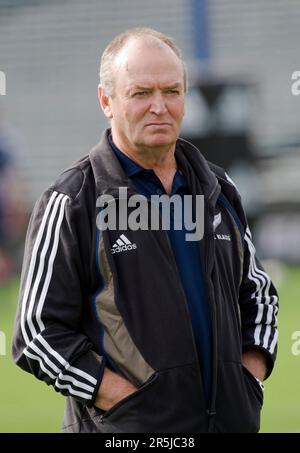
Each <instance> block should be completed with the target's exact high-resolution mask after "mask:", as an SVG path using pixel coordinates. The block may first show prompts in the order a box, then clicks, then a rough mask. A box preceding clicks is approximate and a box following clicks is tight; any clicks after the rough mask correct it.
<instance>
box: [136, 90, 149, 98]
mask: <svg viewBox="0 0 300 453" xmlns="http://www.w3.org/2000/svg"><path fill="white" fill-rule="evenodd" d="M148 94H149V91H136V92H135V93H134V94H133V96H134V97H145V96H147V95H148Z"/></svg>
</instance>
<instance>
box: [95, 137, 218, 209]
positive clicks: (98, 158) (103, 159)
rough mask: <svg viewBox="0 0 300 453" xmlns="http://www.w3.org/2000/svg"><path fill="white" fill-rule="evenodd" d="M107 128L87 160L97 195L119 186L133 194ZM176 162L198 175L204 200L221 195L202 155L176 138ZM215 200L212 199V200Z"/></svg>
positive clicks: (188, 143)
mask: <svg viewBox="0 0 300 453" xmlns="http://www.w3.org/2000/svg"><path fill="white" fill-rule="evenodd" d="M110 133H111V130H110V129H106V130H105V131H104V132H103V134H102V137H101V140H100V142H99V143H98V144H97V145H96V146H95V147H94V148H93V149H92V150H91V151H90V153H89V158H90V162H91V166H92V170H93V174H94V178H95V183H96V187H97V192H98V194H100V195H101V194H103V193H108V192H111V191H114V189H115V190H116V189H118V188H119V187H128V188H129V189H131V191H132V192H135V190H134V188H133V185H132V183H131V180H130V178H129V177H128V176H127V175H126V174H125V172H124V170H123V168H122V166H121V164H120V162H119V160H118V158H117V157H116V155H115V153H114V152H113V150H112V149H111V145H110V143H109V140H108V136H109V134H110ZM175 156H176V159H177V161H178V163H179V165H180V167H181V168H182V169H183V171H185V168H187V167H192V169H193V170H194V172H195V174H196V175H197V178H198V181H199V183H200V186H201V189H202V192H203V194H204V196H205V197H207V199H208V200H209V199H211V198H212V197H213V195H215V196H217V195H218V194H219V192H220V186H219V184H218V181H217V178H216V175H215V174H214V173H213V172H212V170H211V169H210V168H209V166H208V164H207V161H206V160H205V158H204V157H203V155H202V154H201V152H200V151H199V150H198V148H196V147H195V146H194V145H193V144H192V143H190V142H188V141H186V140H184V139H181V138H179V139H178V141H177V143H176V150H175ZM213 198H215V197H213Z"/></svg>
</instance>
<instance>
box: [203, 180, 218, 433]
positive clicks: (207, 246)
mask: <svg viewBox="0 0 300 453" xmlns="http://www.w3.org/2000/svg"><path fill="white" fill-rule="evenodd" d="M217 187H218V182H216V185H215V187H214V189H213V190H212V192H211V194H210V195H209V197H208V200H207V203H206V209H205V220H206V231H207V233H206V234H207V235H209V237H208V238H206V241H205V242H204V266H205V272H204V279H205V283H206V287H207V299H208V303H209V305H210V313H211V327H212V369H211V389H210V402H209V405H208V406H209V407H208V409H207V415H208V432H213V430H214V424H215V417H216V390H217V373H218V360H217V359H218V333H217V318H216V305H215V297H214V289H213V287H212V282H211V279H210V278H208V275H209V272H211V264H212V263H211V256H212V253H211V252H212V250H213V249H214V246H215V245H214V233H213V231H212V228H209V227H211V225H212V222H210V221H209V218H210V210H209V207H210V206H211V209H212V205H211V204H209V201H210V200H211V199H212V197H213V195H214V194H215V193H216V190H217Z"/></svg>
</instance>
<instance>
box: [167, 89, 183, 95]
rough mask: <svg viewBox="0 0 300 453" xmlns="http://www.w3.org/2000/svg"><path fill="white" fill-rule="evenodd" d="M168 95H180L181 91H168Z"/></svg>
mask: <svg viewBox="0 0 300 453" xmlns="http://www.w3.org/2000/svg"><path fill="white" fill-rule="evenodd" d="M166 93H167V94H178V95H179V94H180V92H179V90H166Z"/></svg>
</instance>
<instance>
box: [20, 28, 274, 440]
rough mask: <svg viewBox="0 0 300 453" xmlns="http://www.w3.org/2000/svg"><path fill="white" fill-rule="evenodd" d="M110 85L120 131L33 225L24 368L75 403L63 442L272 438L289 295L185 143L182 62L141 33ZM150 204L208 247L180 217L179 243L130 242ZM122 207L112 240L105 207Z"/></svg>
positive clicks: (150, 234)
mask: <svg viewBox="0 0 300 453" xmlns="http://www.w3.org/2000/svg"><path fill="white" fill-rule="evenodd" d="M100 80H101V82H100V85H99V100H100V104H101V107H102V109H103V112H104V114H105V116H106V117H107V118H108V119H109V121H110V124H111V129H108V130H107V131H105V133H104V135H103V137H102V140H101V142H100V143H99V144H98V145H97V146H96V147H95V148H94V149H93V150H92V151H91V152H90V153H89V155H88V156H86V157H84V158H83V159H82V160H80V161H79V162H78V163H76V164H75V165H74V166H73V167H72V168H70V169H68V170H67V171H65V172H64V173H63V174H62V175H61V176H60V177H59V178H58V180H57V181H56V182H55V183H54V184H53V186H51V187H50V188H49V189H48V190H47V191H46V192H45V193H44V194H43V196H42V197H41V199H40V200H39V202H38V203H37V204H36V206H35V209H34V211H33V214H32V218H31V222H30V225H29V232H28V236H27V243H26V250H25V257H24V265H23V273H22V284H21V291H20V305H19V309H18V314H17V319H16V327H15V337H14V349H13V351H14V352H13V353H14V358H15V360H16V362H17V364H18V365H19V366H20V367H22V368H23V369H25V370H26V371H29V372H31V373H33V374H34V375H35V376H36V377H37V378H39V379H42V380H44V381H45V382H46V383H48V384H51V385H53V386H54V388H55V389H56V390H57V391H60V392H61V393H62V394H64V395H66V396H67V405H66V413H65V420H64V428H63V430H64V431H65V432H193V431H194V432H255V431H258V430H259V420H260V411H261V406H262V402H263V391H262V388H263V385H262V384H261V381H263V380H264V379H265V378H266V377H267V376H269V374H270V373H271V370H272V368H273V364H274V360H275V354H276V342H277V329H276V326H277V322H276V314H277V295H276V291H275V289H274V287H273V285H272V284H271V281H270V279H269V277H268V275H267V274H266V273H265V271H264V270H263V268H262V267H261V265H260V263H259V261H258V260H257V258H256V257H255V248H254V246H253V244H252V241H251V234H250V231H249V228H248V226H247V223H246V220H245V215H244V213H243V209H242V206H241V202H240V198H239V195H238V193H237V190H236V188H235V187H234V185H233V184H232V182H231V181H230V180H228V178H227V177H226V174H225V173H224V171H223V170H222V169H220V168H218V167H215V166H213V165H210V164H208V163H207V162H206V161H205V159H204V158H203V156H202V155H201V154H200V152H199V151H198V149H196V148H195V147H194V146H193V145H191V144H190V143H188V142H186V141H184V140H181V139H179V138H178V136H179V132H180V127H181V122H182V118H183V115H184V97H185V92H186V86H187V80H186V70H185V66H184V63H183V61H182V59H181V55H180V51H179V50H178V48H177V47H176V46H175V45H174V43H173V41H172V40H171V39H169V38H168V37H166V36H165V35H163V34H161V33H159V32H156V31H154V30H151V29H147V28H141V29H132V30H129V31H127V32H125V33H123V34H121V35H119V36H117V37H116V38H115V39H114V40H113V41H112V42H111V43H110V44H109V46H108V47H107V48H106V50H105V52H104V54H103V56H102V60H101V67H100ZM121 189H122V190H123V192H122V193H121V191H120V190H121ZM124 191H126V192H124ZM124 193H126V194H127V196H128V199H126V197H125V199H126V203H127V202H128V204H127V205H126V210H124V209H123V208H124V206H123V205H124ZM137 194H139V195H140V196H143V197H144V199H146V200H147V203H146V207H145V203H144V207H143V209H144V210H141V211H139V212H140V215H141V216H142V217H143V216H145V215H146V214H147V213H148V210H150V209H151V207H152V205H153V204H155V202H154V201H153V200H154V198H155V197H154V198H153V195H154V196H158V195H166V194H167V195H168V196H169V197H170V198H171V197H172V196H174V195H177V198H176V200H180V203H181V202H182V205H181V208H182V209H183V211H184V213H185V214H186V215H187V216H188V215H190V216H192V218H193V219H195V218H196V220H197V222H194V226H195V229H197V226H198V224H199V223H200V217H201V221H202V222H204V234H203V238H201V237H199V235H198V237H196V240H195V236H194V237H193V239H194V240H187V232H188V230H189V231H191V229H189V228H188V227H187V226H186V223H184V222H182V228H177V227H176V226H175V220H176V219H175V217H176V216H175V214H174V212H173V210H172V209H170V211H169V214H170V217H171V221H170V227H169V228H168V229H165V228H163V226H162V225H160V228H156V229H153V228H152V229H151V228H150V227H149V228H140V229H137V228H130V220H131V218H132V215H133V214H134V213H133V209H132V206H133V204H132V200H131V201H130V199H131V198H132V199H133V197H136V196H137ZM199 196H202V197H204V198H203V199H204V210H203V212H201V216H200V217H199V215H198V214H199V212H198V211H199V210H198V207H199V206H200V205H199V204H197V200H198V198H197V197H199ZM189 197H190V198H189ZM191 197H192V200H193V203H192V205H191V204H190V203H188V200H190V199H191ZM103 200H106V203H103ZM122 203H123V205H122ZM121 205H122V206H123V208H122V209H123V211H122V210H120V209H119V210H118V209H116V212H117V214H116V216H117V219H114V220H116V222H115V224H114V225H113V223H114V222H112V221H111V222H110V223H109V222H108V224H107V225H106V227H105V220H107V218H108V217H109V211H106V209H107V207H108V206H114V207H118V208H120V206H121ZM174 208H176V206H175V207H174ZM104 212H105V215H102V217H101V214H103V213H104ZM122 213H123V214H122ZM124 213H126V214H124ZM159 213H160V214H161V215H162V217H163V210H162V209H161V208H159ZM177 214H178V212H177ZM165 220H166V219H165V218H163V222H164V221H165ZM163 222H162V223H163ZM124 224H125V226H124ZM120 225H121V226H120ZM146 226H149V224H147V225H146ZM189 239H191V238H189Z"/></svg>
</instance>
